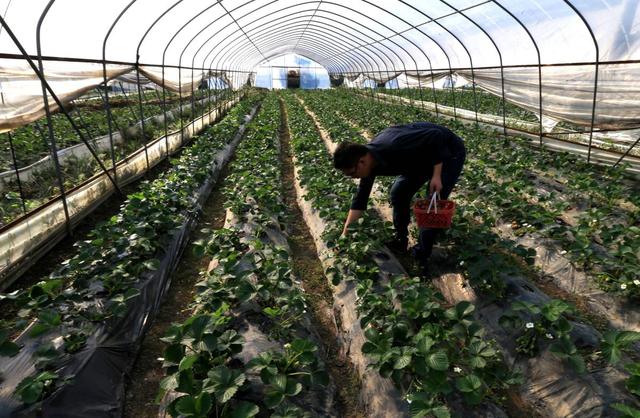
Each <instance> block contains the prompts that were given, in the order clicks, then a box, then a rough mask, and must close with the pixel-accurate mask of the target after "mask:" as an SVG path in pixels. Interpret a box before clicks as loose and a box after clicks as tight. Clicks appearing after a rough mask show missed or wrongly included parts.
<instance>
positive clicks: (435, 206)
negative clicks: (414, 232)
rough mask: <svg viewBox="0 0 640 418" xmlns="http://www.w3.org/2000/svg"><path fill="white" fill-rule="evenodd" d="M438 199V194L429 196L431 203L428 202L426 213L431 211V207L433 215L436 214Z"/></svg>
mask: <svg viewBox="0 0 640 418" xmlns="http://www.w3.org/2000/svg"><path fill="white" fill-rule="evenodd" d="M437 199H438V192H435V193H433V194H432V195H431V202H429V208H427V213H429V212H430V211H431V207H433V209H434V210H435V213H438V204H437V203H436V201H437Z"/></svg>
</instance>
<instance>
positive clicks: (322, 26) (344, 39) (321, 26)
mask: <svg viewBox="0 0 640 418" xmlns="http://www.w3.org/2000/svg"><path fill="white" fill-rule="evenodd" d="M283 10H284V9H283ZM306 11H307V10H304V11H303V12H306ZM289 16H290V15H284V16H281V17H279V18H276V19H273V20H271V21H269V22H267V23H273V22H276V21H277V20H280V19H283V18H287V17H289ZM301 17H302V18H304V17H306V15H297V16H295V17H294V18H292V19H289V20H286V21H283V22H277V23H273V24H272V25H270V26H268V27H264V25H262V26H258V27H256V28H253V29H251V30H250V32H253V31H255V30H260V31H262V30H265V29H268V28H271V27H274V26H277V25H281V24H286V23H290V22H292V21H293V20H294V19H298V18H301ZM327 19H328V20H331V21H332V22H336V23H337V21H336V20H334V19H331V18H327ZM254 22H255V21H254ZM316 23H317V24H315V23H314V24H313V25H312V24H311V23H309V22H307V23H306V25H307V26H308V27H313V28H317V29H316V30H318V31H319V30H320V29H322V30H325V29H327V28H326V27H328V28H334V29H338V27H336V26H333V25H331V24H328V23H325V22H316ZM299 24H305V23H304V22H296V25H299ZM325 26H326V27H325ZM292 27H294V26H291V27H290V28H292ZM349 35H350V36H351V37H353V38H356V39H358V37H357V36H355V35H352V34H349ZM339 39H340V42H341V43H344V44H347V42H348V41H351V39H350V38H347V37H346V36H343V37H342V38H339ZM353 42H354V43H357V42H356V41H353ZM230 47H231V44H229V45H226V46H225V47H224V48H223V49H221V50H220V51H218V54H219V53H220V52H222V51H224V50H226V49H227V48H230ZM325 49H326V48H325ZM228 52H231V51H228ZM226 53H227V52H225V55H226ZM218 54H216V56H214V57H213V58H212V60H211V63H212V64H213V61H214V60H216V58H217V55H218ZM314 54H317V57H313V59H314V61H318V62H320V61H323V60H326V58H324V57H323V55H322V54H319V53H314ZM367 55H368V54H367ZM383 55H385V56H386V54H384V53H383ZM374 56H377V57H378V58H379V57H380V56H379V55H374ZM207 57H208V55H207ZM207 57H205V60H206V58H207ZM222 58H223V56H221V57H220V59H219V60H218V61H217V62H220V61H221V60H222ZM358 58H360V57H353V59H354V60H356V61H358ZM370 58H371V56H370ZM387 58H388V57H387ZM337 61H338V62H340V61H339V60H337ZM345 61H347V62H348V63H349V65H351V66H354V67H356V68H357V67H358V65H354V64H353V62H351V60H349V59H345ZM380 61H381V62H382V63H383V64H384V65H385V67H386V63H385V62H384V60H380ZM389 61H390V60H389ZM367 62H368V61H362V62H361V63H364V65H363V68H366V66H367V65H366V64H367ZM369 64H370V66H371V68H373V64H375V65H376V66H377V67H378V68H380V66H379V64H378V62H377V61H376V60H375V59H372V61H371V62H369ZM239 65H244V62H240V63H239ZM343 65H344V64H343ZM325 67H328V68H331V67H332V64H329V65H325ZM348 68H349V66H348V65H347V66H345V67H344V69H345V70H347V69H348Z"/></svg>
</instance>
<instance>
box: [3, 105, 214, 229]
mask: <svg viewBox="0 0 640 418" xmlns="http://www.w3.org/2000/svg"><path fill="white" fill-rule="evenodd" d="M204 106H206V105H204V104H201V105H199V107H198V111H197V112H199V111H200V110H203V109H204ZM189 110H190V107H189V106H186V107H185V111H184V112H183V123H185V124H186V123H187V122H189V121H190V117H191V112H190V111H189ZM160 112H161V111H160ZM197 112H196V113H197ZM94 113H95V114H98V113H100V112H97V113H96V112H94ZM102 113H104V112H102ZM55 116H56V117H58V118H60V117H63V116H62V115H55ZM85 121H86V120H85ZM168 122H170V125H169V131H172V130H174V129H179V128H180V121H176V120H174V119H172V118H171V119H168ZM62 123H67V121H66V119H65V120H64V121H63V122H62ZM161 125H162V124H161V123H159V121H158V119H156V120H155V121H153V123H147V124H146V125H145V130H144V133H142V132H141V131H140V130H131V131H130V132H128V133H126V135H125V140H124V141H122V142H120V143H116V144H114V158H115V160H116V161H120V159H122V158H124V157H126V156H128V155H129V154H131V152H133V151H135V150H137V149H138V148H139V147H140V146H141V145H142V144H144V143H145V142H147V141H148V140H150V139H152V138H153V137H154V136H157V135H158V134H160V133H161V131H162V129H163V128H162V126H161ZM29 127H33V124H31V125H28V126H27V127H22V128H18V129H17V130H16V131H15V132H18V133H19V131H21V130H22V132H23V133H24V132H26V131H25V130H28V129H29ZM69 129H70V127H69ZM105 129H106V128H105ZM45 132H46V131H45ZM69 135H71V136H70V137H71V138H75V139H73V140H72V142H73V143H74V144H75V143H76V142H79V141H80V140H79V139H78V138H77V136H76V135H75V133H69ZM0 137H4V139H5V140H6V135H0ZM57 137H58V136H57ZM16 138H20V136H14V140H15V139H16ZM25 138H26V141H27V143H30V144H32V143H33V138H40V136H36V137H25ZM25 138H23V139H25ZM58 138H59V137H58ZM0 139H2V138H0ZM47 141H48V140H44V139H43V140H42V141H41V142H40V144H41V145H43V146H44V147H47V146H48V145H47V143H48V142H47ZM36 142H37V141H36ZM59 145H60V144H59ZM59 148H61V147H59ZM97 154H98V157H99V158H100V160H101V161H102V163H103V164H104V165H105V166H106V167H109V166H110V165H111V162H112V159H111V153H110V151H108V150H103V151H100V150H98V151H97ZM29 155H30V157H29V158H32V159H39V158H40V157H41V155H39V154H37V153H34V154H29ZM99 170H100V168H99V164H98V162H97V161H96V160H95V159H94V158H93V157H90V156H87V157H83V158H78V157H67V159H66V161H65V164H63V165H61V173H62V179H63V184H64V187H65V189H66V190H69V189H71V188H73V187H75V186H76V185H78V184H79V183H81V182H83V181H84V180H86V179H87V178H89V177H91V176H93V175H94V174H95V173H96V172H98V171H99ZM4 181H5V184H4V187H3V191H2V192H1V195H2V202H1V203H0V226H1V225H3V224H7V223H9V222H11V221H12V220H14V219H15V218H17V217H19V216H20V215H23V214H24V213H26V212H29V211H31V210H33V209H35V208H37V207H38V206H40V205H42V204H43V203H45V202H47V201H48V200H49V199H50V198H51V197H52V196H55V195H57V194H58V193H59V192H60V189H59V185H58V177H57V175H56V171H55V169H54V167H53V165H52V164H45V165H43V166H42V168H40V169H36V170H35V171H33V173H32V179H31V180H30V181H28V182H25V181H22V183H21V184H20V187H19V185H18V182H17V179H16V178H15V177H9V178H8V180H4Z"/></svg>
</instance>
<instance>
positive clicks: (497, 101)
mask: <svg viewBox="0 0 640 418" xmlns="http://www.w3.org/2000/svg"><path fill="white" fill-rule="evenodd" d="M380 92H381V93H385V94H392V95H394V96H400V97H407V98H409V99H413V100H420V101H425V102H433V103H435V102H436V101H437V103H438V104H441V105H445V106H451V107H453V106H455V107H456V108H461V109H467V110H471V111H473V110H475V109H476V104H477V109H478V112H479V113H488V114H493V115H500V116H502V99H501V98H500V97H497V96H494V95H493V94H490V93H487V92H485V91H483V90H482V89H480V88H476V91H475V94H474V91H473V90H472V89H471V88H457V89H454V91H453V92H452V91H451V89H432V88H429V87H423V88H422V89H416V88H403V89H381V90H380ZM434 96H435V99H434ZM504 105H505V112H506V116H507V117H509V118H517V119H521V120H523V121H528V122H538V118H537V117H536V115H535V114H533V113H532V112H530V111H528V110H526V109H523V108H521V107H518V106H516V105H514V104H512V103H509V102H504Z"/></svg>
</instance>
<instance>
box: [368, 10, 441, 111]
mask: <svg viewBox="0 0 640 418" xmlns="http://www.w3.org/2000/svg"><path fill="white" fill-rule="evenodd" d="M363 1H364V2H365V3H367V4H370V5H371V6H374V7H376V8H377V9H379V10H382V11H384V12H386V13H387V14H389V15H391V16H393V17H394V18H396V19H397V20H400V21H401V22H403V23H404V24H406V25H407V26H409V27H410V28H414V25H412V24H410V23H409V22H407V21H406V20H404V19H402V18H401V17H399V16H397V15H396V14H395V13H391V12H389V11H387V10H385V9H382V8H381V7H380V6H378V5H376V4H373V3H371V2H370V1H368V0H363ZM385 27H386V26H385ZM409 30H410V29H409ZM401 32H403V31H401ZM401 32H397V34H398V35H400V36H402V38H403V39H404V40H405V41H408V42H409V43H411V45H413V46H414V47H416V49H417V50H418V51H420V52H421V53H422V55H424V57H425V58H426V59H427V62H429V70H430V71H431V82H432V85H433V86H434V87H435V81H434V80H433V66H432V65H431V59H430V58H429V56H428V55H427V54H426V53H425V52H424V50H423V49H422V48H420V47H419V46H418V45H416V44H415V42H413V41H412V40H411V39H409V38H407V37H405V36H404V35H402V34H401ZM420 33H422V32H420ZM409 56H410V57H411V60H412V61H413V63H414V64H415V66H416V76H417V78H418V92H419V94H420V102H421V103H422V109H423V110H424V97H423V96H422V84H421V83H420V70H419V69H418V63H417V62H416V60H415V59H414V58H413V55H411V54H409ZM404 74H405V77H406V76H408V74H407V72H406V70H405V73H404ZM433 95H434V98H435V89H434V91H433ZM410 103H412V102H410ZM434 103H435V107H436V116H439V113H438V101H437V99H436V100H435V101H434Z"/></svg>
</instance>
